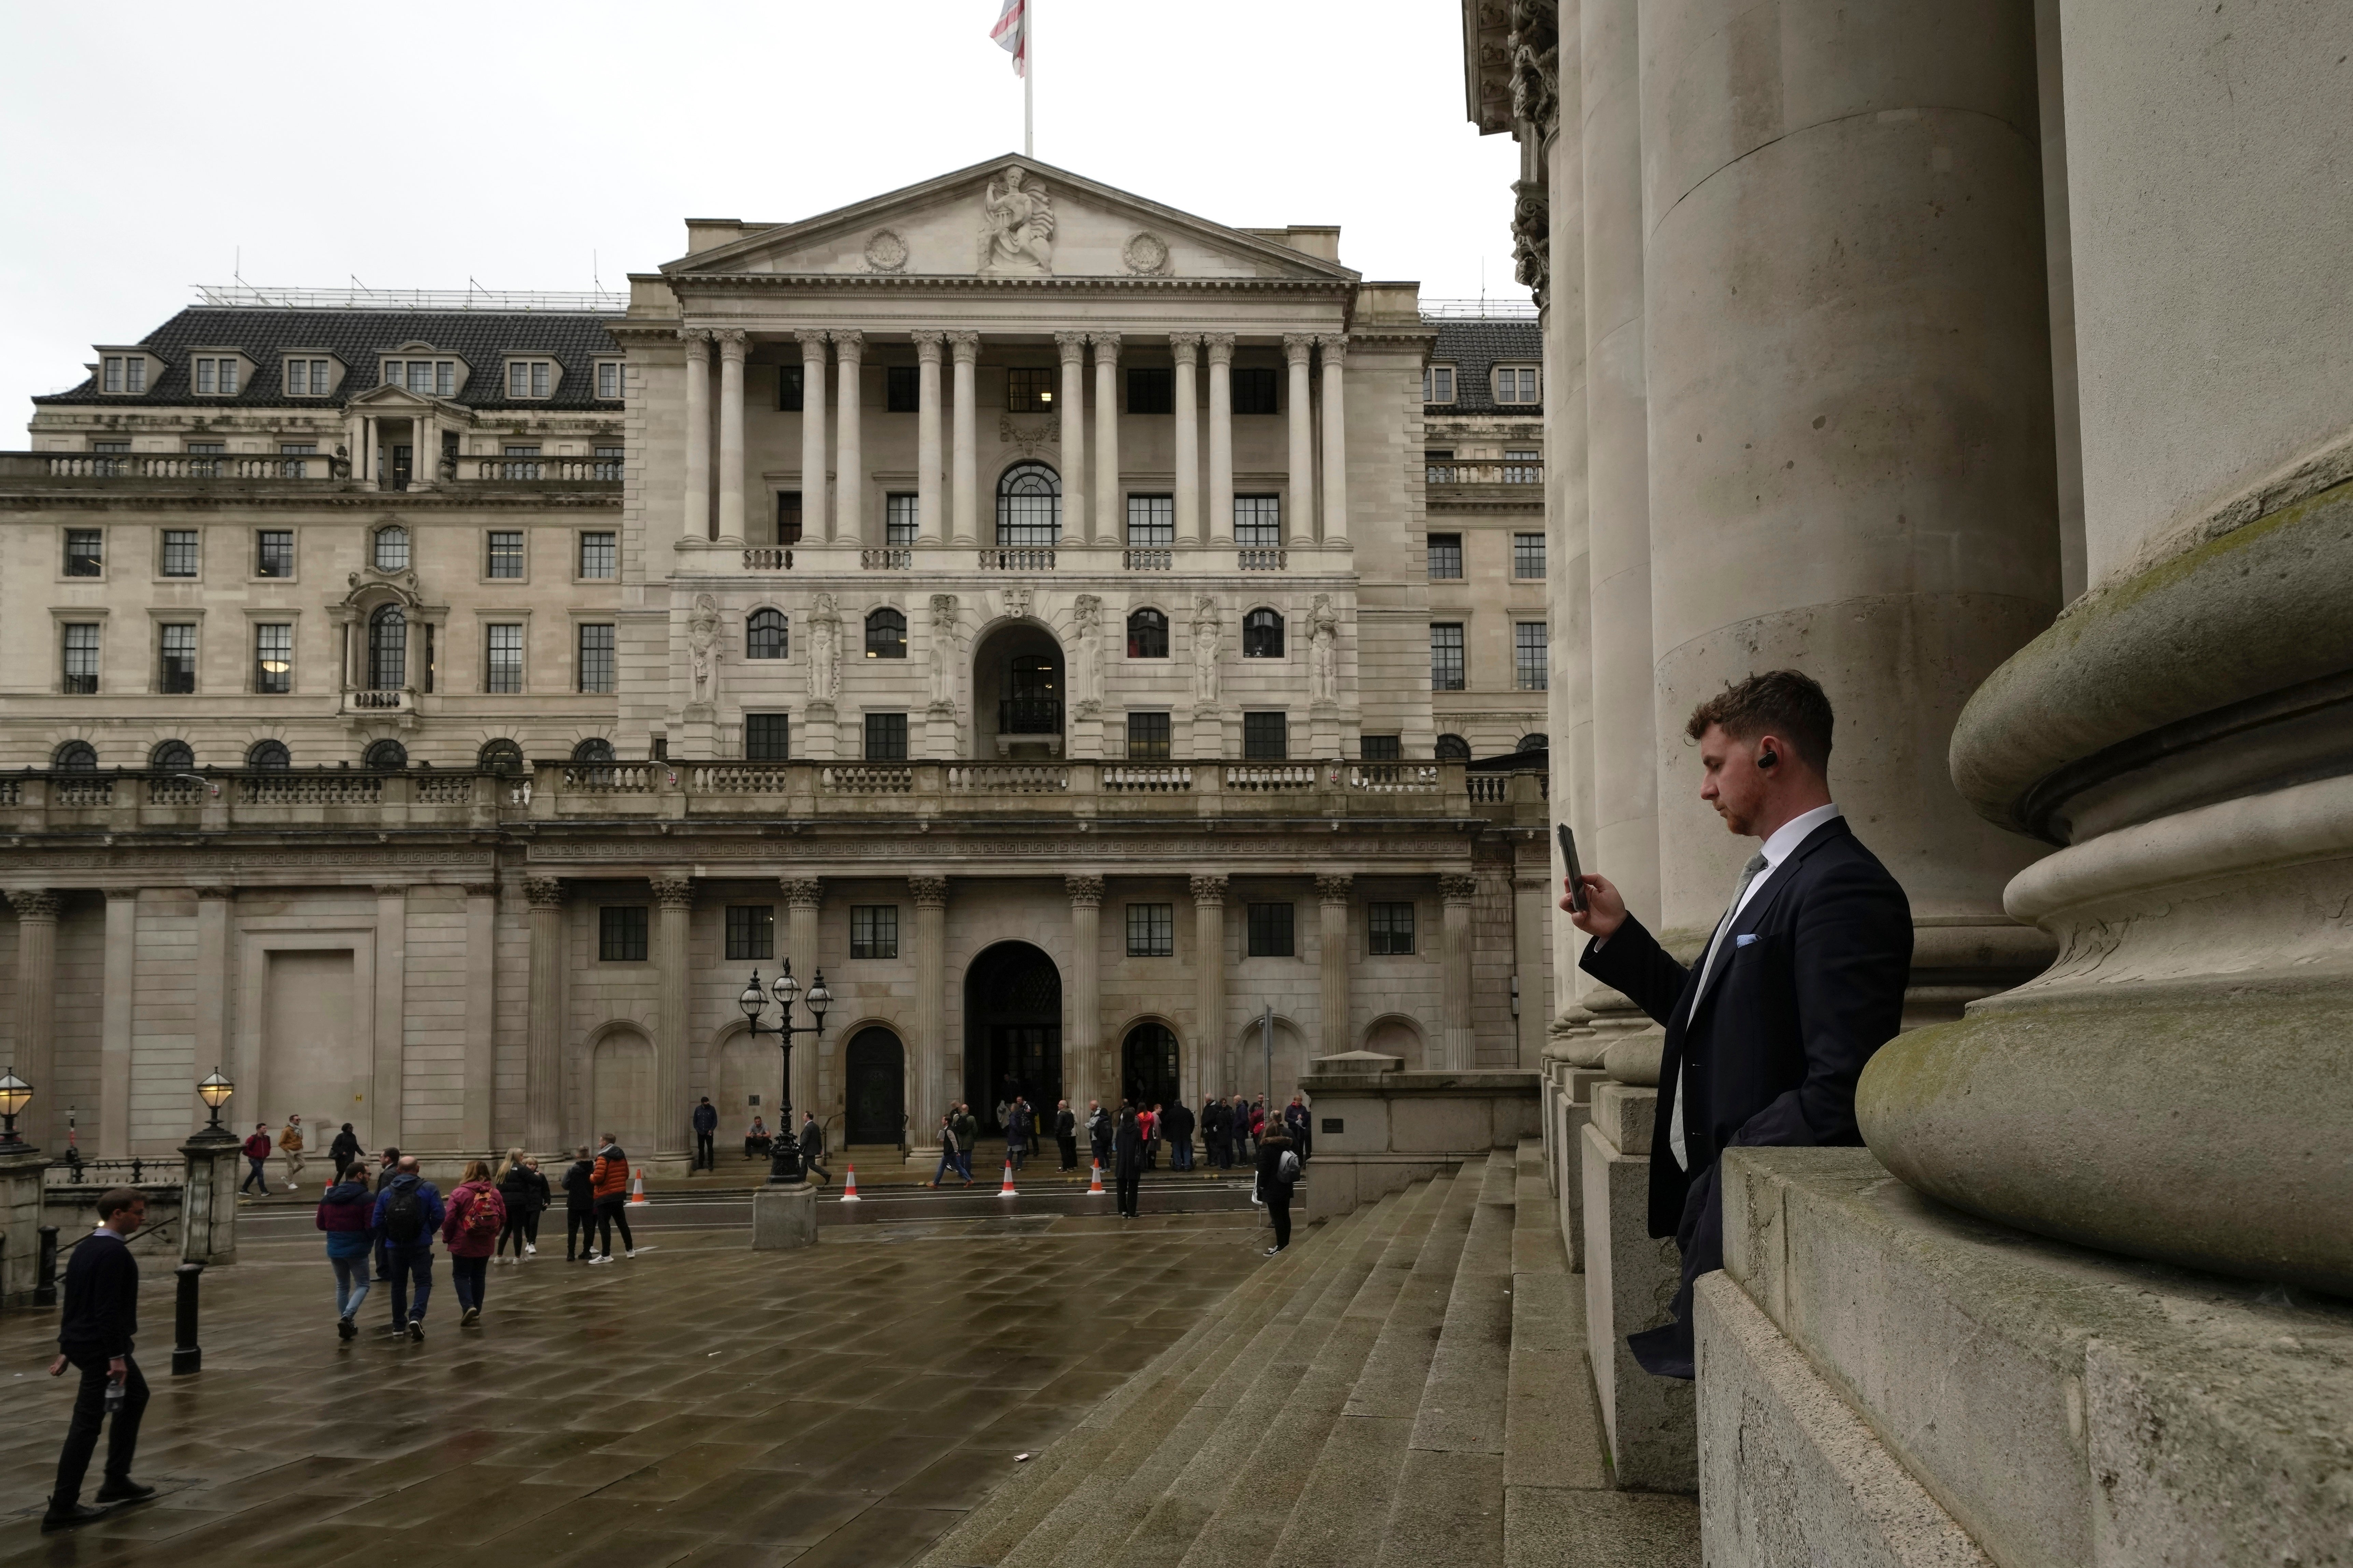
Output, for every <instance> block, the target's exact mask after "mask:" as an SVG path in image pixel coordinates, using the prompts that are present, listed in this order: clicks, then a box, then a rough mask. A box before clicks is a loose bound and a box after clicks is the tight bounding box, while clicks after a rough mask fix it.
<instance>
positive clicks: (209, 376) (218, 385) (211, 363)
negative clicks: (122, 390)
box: [140, 359, 237, 397]
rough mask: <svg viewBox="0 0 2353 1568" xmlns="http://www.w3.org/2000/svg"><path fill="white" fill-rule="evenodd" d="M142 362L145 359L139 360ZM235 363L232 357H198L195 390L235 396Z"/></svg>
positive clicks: (208, 394)
mask: <svg viewBox="0 0 2353 1568" xmlns="http://www.w3.org/2000/svg"><path fill="white" fill-rule="evenodd" d="M140 363H142V364H144V363H146V362H145V361H143V360H142V361H141V362H140ZM196 391H197V393H198V394H199V395H205V396H219V397H235V396H236V395H237V361H235V360H233V359H200V360H198V361H196Z"/></svg>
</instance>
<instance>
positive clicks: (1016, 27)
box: [988, 0, 1029, 79]
mask: <svg viewBox="0 0 2353 1568" xmlns="http://www.w3.org/2000/svg"><path fill="white" fill-rule="evenodd" d="M988 36H989V37H991V38H994V39H995V40H997V47H998V48H1000V49H1003V50H1004V51H1005V52H1006V53H1007V54H1008V55H1011V56H1012V57H1013V74H1014V75H1015V76H1018V77H1021V78H1024V79H1027V78H1028V76H1029V0H1005V9H1004V10H1002V11H1000V12H998V13H997V26H994V27H991V28H990V29H989V30H988Z"/></svg>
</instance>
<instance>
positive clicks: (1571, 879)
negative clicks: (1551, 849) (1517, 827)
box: [1557, 822, 1587, 915]
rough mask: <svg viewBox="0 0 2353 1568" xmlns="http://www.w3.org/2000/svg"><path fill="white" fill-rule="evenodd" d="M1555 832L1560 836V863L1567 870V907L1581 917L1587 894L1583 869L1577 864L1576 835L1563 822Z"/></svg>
mask: <svg viewBox="0 0 2353 1568" xmlns="http://www.w3.org/2000/svg"><path fill="white" fill-rule="evenodd" d="M1557 831H1558V832H1559V834H1560V863H1561V864H1562V865H1563V866H1565V867H1567V869H1568V888H1569V892H1568V907H1569V908H1570V909H1571V910H1575V911H1576V912H1577V913H1578V914H1580V915H1581V914H1583V913H1584V912H1585V907H1586V899H1587V894H1586V891H1585V868H1583V867H1581V866H1579V865H1578V864H1577V835H1576V834H1574V833H1571V832H1570V831H1569V830H1568V824H1567V823H1565V822H1564V823H1561V824H1559V825H1558V828H1557Z"/></svg>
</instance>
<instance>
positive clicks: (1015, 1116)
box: [1005, 1094, 1029, 1171]
mask: <svg viewBox="0 0 2353 1568" xmlns="http://www.w3.org/2000/svg"><path fill="white" fill-rule="evenodd" d="M1028 1154H1029V1101H1028V1100H1024V1099H1022V1098H1021V1097H1020V1096H1019V1095H1018V1094H1017V1095H1015V1096H1014V1097H1013V1103H1012V1104H1011V1105H1010V1106H1008V1108H1007V1110H1006V1114H1005V1157H1006V1159H1007V1160H1008V1161H1009V1162H1011V1163H1012V1165H1013V1168H1014V1169H1015V1170H1017V1171H1018V1170H1019V1169H1020V1168H1021V1163H1022V1161H1023V1160H1024V1159H1025V1158H1026V1157H1027V1156H1028Z"/></svg>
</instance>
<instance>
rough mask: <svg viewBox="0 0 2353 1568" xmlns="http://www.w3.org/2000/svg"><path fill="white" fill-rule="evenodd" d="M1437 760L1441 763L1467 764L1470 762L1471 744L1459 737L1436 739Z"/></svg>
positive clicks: (1451, 736)
mask: <svg viewBox="0 0 2353 1568" xmlns="http://www.w3.org/2000/svg"><path fill="white" fill-rule="evenodd" d="M1438 760H1439V761H1440V762H1441V763H1467V762H1469V761H1470V760H1471V742H1468V741H1466V740H1464V739H1463V738H1462V737H1461V736H1460V735H1440V736H1439V737H1438Z"/></svg>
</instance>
